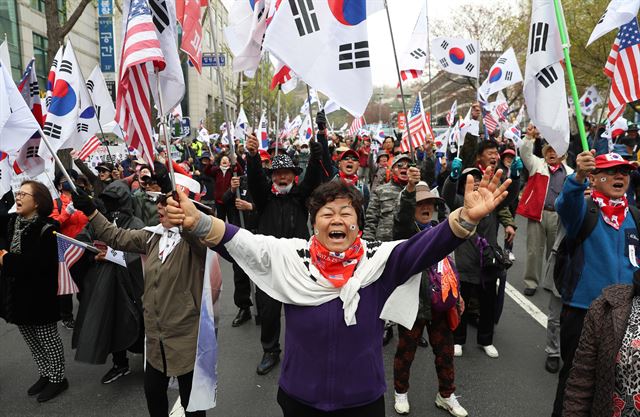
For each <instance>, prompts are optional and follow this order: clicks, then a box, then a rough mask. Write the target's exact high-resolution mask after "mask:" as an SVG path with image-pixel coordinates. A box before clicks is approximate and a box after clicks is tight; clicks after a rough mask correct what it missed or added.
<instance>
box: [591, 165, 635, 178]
mask: <svg viewBox="0 0 640 417" xmlns="http://www.w3.org/2000/svg"><path fill="white" fill-rule="evenodd" d="M600 173H603V174H606V175H611V176H613V175H616V174H621V175H623V176H625V177H626V176H629V175H630V174H631V169H630V168H627V167H611V168H604V169H599V170H597V171H596V172H595V174H600Z"/></svg>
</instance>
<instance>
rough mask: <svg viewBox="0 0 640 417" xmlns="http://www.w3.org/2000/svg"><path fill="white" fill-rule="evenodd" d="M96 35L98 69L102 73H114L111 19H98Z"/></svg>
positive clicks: (114, 62)
mask: <svg viewBox="0 0 640 417" xmlns="http://www.w3.org/2000/svg"><path fill="white" fill-rule="evenodd" d="M98 33H99V35H100V69H101V70H102V72H115V71H116V60H115V47H114V45H113V20H112V19H111V17H104V16H99V17H98Z"/></svg>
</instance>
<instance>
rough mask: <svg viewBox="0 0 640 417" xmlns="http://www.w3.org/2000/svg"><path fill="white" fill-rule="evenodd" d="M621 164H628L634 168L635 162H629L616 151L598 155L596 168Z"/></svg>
mask: <svg viewBox="0 0 640 417" xmlns="http://www.w3.org/2000/svg"><path fill="white" fill-rule="evenodd" d="M619 165H623V166H628V167H629V168H634V166H633V164H631V163H629V162H628V161H626V160H625V159H624V158H623V157H621V156H620V155H619V154H617V153H615V152H611V153H606V154H604V155H598V156H596V169H605V168H611V167H615V166H619Z"/></svg>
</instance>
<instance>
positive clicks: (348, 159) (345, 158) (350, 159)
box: [342, 155, 359, 162]
mask: <svg viewBox="0 0 640 417" xmlns="http://www.w3.org/2000/svg"><path fill="white" fill-rule="evenodd" d="M342 160H343V161H353V162H358V161H359V159H358V158H356V157H355V156H353V155H349V156H345V157H344V158H342Z"/></svg>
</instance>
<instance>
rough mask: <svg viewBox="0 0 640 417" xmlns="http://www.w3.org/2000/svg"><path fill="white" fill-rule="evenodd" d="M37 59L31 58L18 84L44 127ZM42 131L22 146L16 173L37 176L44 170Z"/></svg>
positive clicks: (14, 163)
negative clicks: (40, 152) (40, 154)
mask: <svg viewBox="0 0 640 417" xmlns="http://www.w3.org/2000/svg"><path fill="white" fill-rule="evenodd" d="M34 65H35V59H31V61H30V62H29V64H28V65H27V68H26V69H25V71H24V74H23V75H22V80H21V81H20V83H19V84H18V91H20V93H21V94H22V98H23V99H24V101H25V103H26V104H27V106H28V107H29V108H30V109H31V113H32V114H33V117H34V118H35V119H36V121H37V122H38V125H39V126H40V127H41V128H42V126H43V125H44V116H43V114H42V101H41V100H40V85H39V84H38V76H37V75H36V69H35V67H34ZM41 140H42V139H41V138H40V133H39V132H38V131H36V132H34V134H33V136H31V138H30V139H29V140H28V141H27V142H26V143H25V144H24V145H23V146H22V148H20V151H19V152H18V155H17V157H16V158H15V160H14V161H13V170H14V172H15V173H16V174H22V173H26V174H27V175H29V176H30V177H32V178H35V177H36V176H38V175H39V174H41V173H42V172H44V159H42V158H41V157H40V156H39V155H38V150H39V149H40V145H41Z"/></svg>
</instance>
